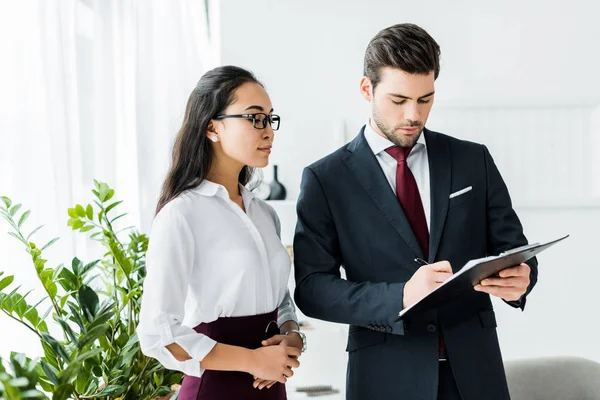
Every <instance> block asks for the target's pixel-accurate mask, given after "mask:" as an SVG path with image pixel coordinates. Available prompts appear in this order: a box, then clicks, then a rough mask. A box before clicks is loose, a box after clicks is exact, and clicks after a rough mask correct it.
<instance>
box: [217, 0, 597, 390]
mask: <svg viewBox="0 0 600 400" xmlns="http://www.w3.org/2000/svg"><path fill="white" fill-rule="evenodd" d="M524 3H526V4H524ZM246 4H247V3H246V2H244V1H227V2H222V5H221V10H220V14H221V33H222V36H221V44H222V48H221V55H222V63H223V64H238V65H241V66H245V67H247V68H250V69H251V70H253V71H254V72H255V73H256V74H257V75H258V77H259V78H260V79H262V80H263V81H264V82H265V84H266V86H267V89H268V91H269V93H270V95H271V97H272V100H273V104H274V107H275V110H276V112H277V113H279V114H280V115H281V116H282V120H283V122H282V128H281V130H280V131H279V132H278V133H277V135H276V140H275V147H274V153H273V155H272V162H274V163H276V164H278V165H279V166H280V168H279V170H280V172H279V174H280V180H282V181H283V183H284V184H285V185H286V186H287V188H288V192H289V194H290V196H289V199H290V200H292V201H293V200H294V199H295V197H296V196H297V194H298V191H299V183H300V177H301V171H302V168H303V167H305V166H306V165H308V164H309V163H311V162H312V161H315V160H317V159H319V158H320V157H322V156H324V155H326V154H328V153H329V152H331V151H333V150H334V149H335V148H337V147H339V146H340V145H341V144H343V143H344V142H345V141H347V140H349V139H351V138H352V137H353V136H354V135H355V134H356V132H357V131H358V129H359V128H360V126H361V125H362V124H363V123H364V122H365V121H366V119H367V116H368V111H369V108H368V105H367V104H366V103H365V102H364V101H363V100H362V98H361V97H360V95H359V93H358V82H359V79H360V77H361V75H362V59H363V54H364V50H365V47H366V45H367V43H368V41H369V40H370V38H371V37H372V36H373V35H375V34H376V33H377V32H378V31H379V30H380V29H383V28H385V27H387V26H389V25H392V24H394V23H399V22H414V23H417V24H419V25H421V26H422V27H424V28H425V29H427V30H428V31H429V33H430V34H431V35H432V36H433V37H434V38H435V39H436V40H437V41H438V43H439V44H440V46H441V49H442V62H441V74H440V77H439V79H438V80H437V82H436V104H435V105H434V108H433V110H432V114H431V117H430V121H429V123H428V127H429V128H430V129H434V130H439V131H442V132H445V133H448V134H451V135H453V136H457V137H460V138H465V139H469V140H474V141H477V142H481V143H485V144H486V145H487V146H488V147H489V148H490V151H491V152H492V154H493V155H494V158H495V159H496V162H497V163H498V165H499V167H500V170H501V171H502V173H503V176H504V178H505V180H506V181H507V183H508V185H509V188H510V190H511V193H512V196H513V199H514V201H515V207H516V209H517V211H518V213H519V215H520V217H521V219H522V221H523V224H524V226H525V231H526V234H527V236H528V237H529V238H530V240H532V241H543V240H545V239H551V238H554V237H558V236H560V235H562V234H564V233H570V234H571V238H570V239H569V240H568V242H566V243H563V244H561V245H559V246H557V247H556V248H553V249H551V250H548V252H547V254H543V255H541V256H540V263H541V266H540V282H539V284H538V287H537V288H536V290H535V292H534V293H533V294H532V296H531V299H530V301H529V303H528V307H527V310H526V312H525V313H520V312H518V311H515V310H512V309H510V308H509V307H507V306H504V305H502V304H497V311H498V318H499V323H500V328H499V335H500V340H501V344H502V348H503V352H504V356H505V358H507V359H514V358H524V357H536V356H543V355H554V354H556V355H558V354H572V355H580V356H585V357H588V358H591V359H595V360H597V361H600V344H598V338H600V332H599V331H600V324H598V321H597V317H598V315H599V314H598V311H597V310H598V305H600V302H599V301H598V298H597V297H596V292H597V288H596V286H597V282H598V281H599V279H598V278H600V262H598V261H597V257H596V256H595V253H594V251H595V249H596V248H597V246H598V242H599V239H600V235H598V234H597V230H598V227H599V226H600V179H599V178H598V177H599V174H600V161H598V160H600V95H599V94H598V93H600V76H599V75H598V74H597V71H598V70H600V52H598V51H597V48H598V43H597V39H598V38H599V37H600V25H598V24H597V16H598V15H599V12H598V8H599V6H598V5H597V2H592V1H583V0H576V1H570V2H564V1H561V2H559V1H542V0H532V1H528V2H518V1H516V0H511V1H505V2H502V3H501V4H500V3H498V2H480V1H453V2H447V1H441V0H438V1H433V2H421V3H418V2H407V1H384V0H369V1H366V0H365V1H358V0H352V1H344V2H339V1H316V0H305V1H302V2H291V1H275V0H271V1H269V0H256V1H254V2H252V7H251V8H250V9H248V7H247V6H246ZM242 10H243V11H242ZM265 176H266V178H269V176H270V170H267V171H266V172H265ZM290 204H291V203H290ZM290 204H287V205H283V204H282V205H280V207H279V208H281V209H282V213H283V215H282V219H283V220H284V240H287V241H289V240H290V237H291V235H292V229H293V221H294V214H293V206H292V205H290ZM286 210H287V211H286ZM285 221H288V222H285ZM285 225H287V226H288V227H287V228H286V227H285ZM286 231H287V232H286ZM286 237H287V238H286ZM315 334H316V331H315ZM325 336H326V335H325V334H324V335H322V337H323V339H321V341H322V343H321V344H317V345H313V348H314V347H315V346H316V347H317V349H318V350H316V351H317V352H318V354H317V355H314V353H313V355H310V354H307V355H305V356H304V357H306V359H307V360H308V363H309V364H310V365H320V366H321V367H320V368H319V373H314V374H311V373H308V372H303V371H299V375H298V376H297V378H298V380H300V381H301V384H307V383H314V382H315V381H316V380H318V376H319V374H326V375H327V376H328V377H329V375H331V374H334V375H335V374H336V373H335V372H332V370H335V371H338V372H337V375H335V376H336V378H334V377H333V376H331V377H330V378H331V379H330V381H333V380H335V381H336V382H343V378H344V374H345V371H344V370H340V369H343V368H344V367H343V360H344V357H345V355H341V356H340V358H339V359H338V358H335V357H333V356H331V357H330V355H329V354H330V353H336V354H337V353H339V352H340V351H343V343H342V344H340V345H339V346H334V345H322V344H323V343H325V342H326V341H327V340H329V339H325ZM318 340H319V339H316V338H315V341H318ZM340 340H342V339H340ZM327 347H329V348H331V349H332V350H331V351H330V353H327V352H325V350H326V349H327ZM311 357H312V358H311ZM336 357H337V356H336ZM305 365H306V362H305ZM308 375H310V376H308ZM328 379H329V378H328ZM318 383H324V382H318ZM340 384H341V383H340Z"/></svg>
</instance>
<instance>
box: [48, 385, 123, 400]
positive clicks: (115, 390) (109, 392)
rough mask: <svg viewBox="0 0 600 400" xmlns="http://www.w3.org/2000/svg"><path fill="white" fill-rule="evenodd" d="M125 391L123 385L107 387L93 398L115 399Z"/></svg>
mask: <svg viewBox="0 0 600 400" xmlns="http://www.w3.org/2000/svg"><path fill="white" fill-rule="evenodd" d="M126 389H127V387H126V386H124V385H108V386H107V387H105V388H104V389H103V390H102V391H101V392H99V393H96V394H95V395H94V397H106V396H111V397H116V396H119V395H121V394H123V392H125V390H126ZM53 400H54V399H53Z"/></svg>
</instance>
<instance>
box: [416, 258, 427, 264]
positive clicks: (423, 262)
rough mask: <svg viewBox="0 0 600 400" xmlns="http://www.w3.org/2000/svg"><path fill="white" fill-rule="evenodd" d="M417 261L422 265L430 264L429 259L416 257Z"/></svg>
mask: <svg viewBox="0 0 600 400" xmlns="http://www.w3.org/2000/svg"><path fill="white" fill-rule="evenodd" d="M415 262H416V263H418V264H420V265H421V266H423V265H429V263H428V262H427V261H425V260H423V259H422V258H415Z"/></svg>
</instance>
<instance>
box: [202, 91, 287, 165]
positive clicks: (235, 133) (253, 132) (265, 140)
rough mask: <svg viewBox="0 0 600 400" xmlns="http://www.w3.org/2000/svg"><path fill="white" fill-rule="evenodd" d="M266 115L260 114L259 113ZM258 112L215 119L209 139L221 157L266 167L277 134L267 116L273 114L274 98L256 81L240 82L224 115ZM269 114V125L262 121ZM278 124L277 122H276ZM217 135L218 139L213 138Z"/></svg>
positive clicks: (243, 163)
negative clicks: (252, 115) (245, 115)
mask: <svg viewBox="0 0 600 400" xmlns="http://www.w3.org/2000/svg"><path fill="white" fill-rule="evenodd" d="M261 113H262V114H266V115H260V114H261ZM240 114H259V115H256V116H255V121H253V120H252V117H239V118H237V117H236V118H220V119H213V120H212V122H211V126H210V127H209V132H208V133H207V135H208V138H209V140H211V141H212V142H213V144H214V146H215V152H216V155H217V158H219V161H221V162H222V161H226V160H228V161H232V162H237V163H238V164H239V165H241V166H244V165H247V166H249V167H256V168H264V167H266V166H267V165H268V163H269V155H270V154H271V146H272V145H273V139H274V136H275V134H274V133H273V128H272V126H271V124H270V123H268V118H270V116H271V115H272V114H273V106H272V104H271V99H270V98H269V95H268V94H267V92H266V91H265V89H264V88H263V87H262V86H261V85H259V84H257V83H254V82H248V83H245V84H243V85H242V86H240V87H239V88H238V89H237V90H236V91H235V94H234V101H233V103H232V104H231V105H230V106H229V107H227V109H225V111H224V112H223V113H222V115H240ZM265 118H267V121H266V122H267V123H266V126H265V127H263V122H265V121H264V120H265ZM275 124H277V122H275ZM214 138H217V141H216V142H215V141H214Z"/></svg>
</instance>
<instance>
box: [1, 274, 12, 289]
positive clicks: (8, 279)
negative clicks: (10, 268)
mask: <svg viewBox="0 0 600 400" xmlns="http://www.w3.org/2000/svg"><path fill="white" fill-rule="evenodd" d="M14 280H15V277H14V276H13V275H10V276H7V277H6V278H4V279H2V280H1V281H0V292H1V291H2V290H3V289H4V288H6V287H8V285H10V284H11V283H13V281H14Z"/></svg>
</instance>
